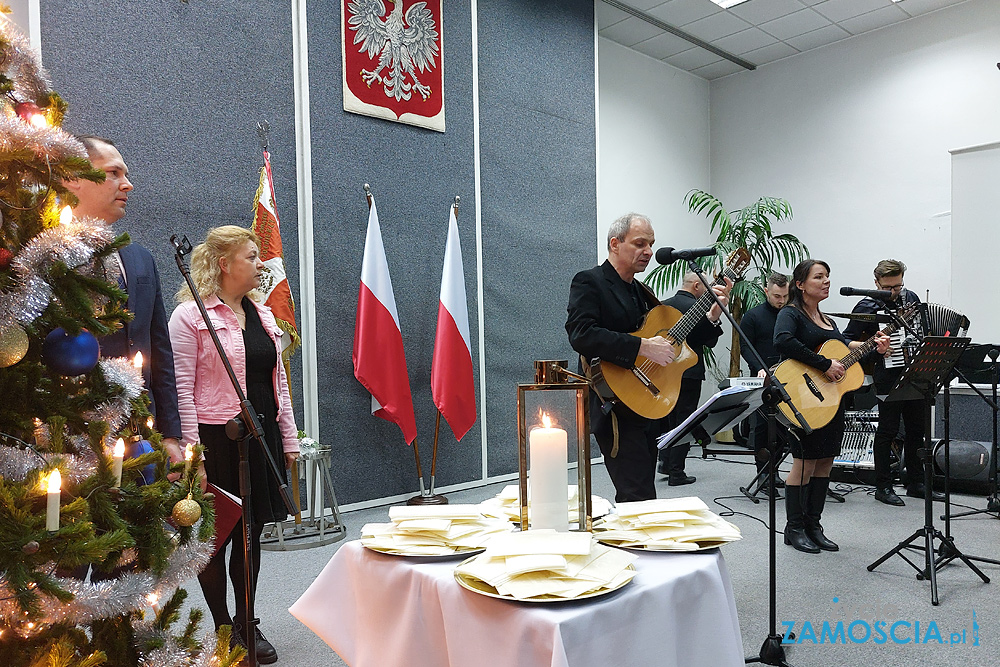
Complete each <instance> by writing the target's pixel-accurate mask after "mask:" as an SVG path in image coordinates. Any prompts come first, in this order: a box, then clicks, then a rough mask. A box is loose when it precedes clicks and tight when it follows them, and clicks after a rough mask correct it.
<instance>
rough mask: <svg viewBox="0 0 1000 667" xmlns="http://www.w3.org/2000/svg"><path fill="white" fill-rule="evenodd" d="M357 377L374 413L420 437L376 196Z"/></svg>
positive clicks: (364, 273) (361, 296)
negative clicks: (414, 413) (366, 392)
mask: <svg viewBox="0 0 1000 667" xmlns="http://www.w3.org/2000/svg"><path fill="white" fill-rule="evenodd" d="M354 377H356V378H358V382H360V383H361V384H363V385H364V387H365V389H367V390H368V391H369V392H370V393H371V395H372V414H373V415H375V416H376V417H381V418H382V419H385V420H386V421H391V422H394V423H395V424H396V425H397V426H399V430H400V431H402V432H403V440H405V441H406V443H407V444H410V443H412V442H413V439H414V438H416V437H417V421H416V418H415V417H414V415H413V396H412V395H411V393H410V378H409V376H408V375H407V373H406V355H405V354H404V353H403V334H402V333H401V332H400V329H399V315H398V314H397V312H396V298H395V297H394V296H393V293H392V280H390V279H389V265H388V263H387V262H386V259H385V247H384V246H383V245H382V230H381V229H380V228H379V224H378V210H377V209H376V208H375V200H374V199H372V205H371V209H370V210H369V211H368V235H367V238H366V239H365V256H364V260H363V261H362V263H361V288H360V289H359V290H358V313H357V318H356V320H355V323H354Z"/></svg>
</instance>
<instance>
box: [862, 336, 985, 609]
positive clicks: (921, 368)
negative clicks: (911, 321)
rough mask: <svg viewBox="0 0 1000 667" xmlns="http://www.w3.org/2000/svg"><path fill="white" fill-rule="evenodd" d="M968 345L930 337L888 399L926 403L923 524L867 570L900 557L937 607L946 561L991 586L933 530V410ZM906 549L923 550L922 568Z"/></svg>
mask: <svg viewBox="0 0 1000 667" xmlns="http://www.w3.org/2000/svg"><path fill="white" fill-rule="evenodd" d="M968 344H969V339H968V338H951V337H946V336H927V337H926V338H924V342H923V345H922V346H921V348H920V351H919V353H918V354H917V356H916V357H915V358H914V359H913V360H912V361H911V362H910V365H909V366H907V368H906V370H905V371H904V372H903V376H902V377H901V378H900V379H899V382H898V384H897V385H896V387H895V388H894V389H893V390H892V391H891V392H890V393H889V395H888V396H887V397H886V400H887V401H892V400H896V401H902V400H915V399H917V398H921V397H922V398H923V400H924V401H925V410H924V446H923V447H922V448H921V449H920V457H921V460H922V461H923V464H924V489H925V492H924V525H923V527H922V528H919V529H917V530H916V531H915V532H914V533H913V534H912V535H910V536H909V537H908V538H906V539H905V540H903V541H902V542H900V543H899V544H897V545H896V546H895V547H893V548H892V549H890V550H889V551H888V552H887V553H886V554H884V555H883V556H882V557H881V558H879V559H878V560H876V561H875V562H874V563H872V564H871V565H869V566H868V571H869V572H872V571H874V570H875V568H876V567H878V566H879V565H881V564H882V563H884V562H885V561H887V560H889V558H891V557H892V556H894V555H898V556H899V557H900V558H902V559H903V560H904V561H906V562H907V564H909V565H910V567H912V568H913V569H914V570H916V571H917V579H921V580H923V579H927V580H929V581H930V582H931V604H932V605H935V606H936V605H937V604H938V603H939V602H938V587H937V571H938V570H939V569H940V568H941V567H943V566H944V564H945V563H946V562H950V561H951V560H953V559H955V558H958V559H961V561H962V562H963V563H965V564H966V565H967V566H968V567H969V569H971V570H972V571H973V572H975V573H976V574H977V575H979V578H980V579H982V580H983V582H984V583H989V581H990V580H989V577H987V576H986V575H985V574H983V572H982V571H981V570H980V569H979V568H978V567H976V566H975V564H974V563H973V562H972V561H971V560H970V559H969V557H968V556H966V555H965V554H963V553H962V552H961V551H960V550H959V549H958V547H957V546H955V541H954V539H953V538H952V537H951V536H949V535H945V534H943V533H942V532H941V531H940V530H938V529H937V528H935V527H934V499H933V494H932V493H931V489H933V488H934V487H933V484H934V474H933V466H934V460H933V447H932V446H931V417H930V415H931V410H930V407H931V402H932V401H933V400H934V396H936V395H937V393H938V391H939V390H940V388H941V385H942V384H943V382H944V379H945V378H947V377H948V375H949V374H950V373H951V369H952V368H953V367H954V365H955V362H956V361H957V360H958V356H959V354H960V353H961V351H962V350H963V349H965V347H966V346H968ZM921 539H922V540H923V545H920V544H917V542H919V541H920V540H921ZM935 540H938V541H939V542H940V543H941V552H942V553H943V554H947V556H946V558H945V559H940V560H939V559H938V557H937V554H936V553H935V546H934V541H935ZM904 549H914V550H917V551H923V552H924V566H923V567H922V568H921V567H920V566H918V565H917V564H916V563H914V562H913V561H911V560H910V559H909V558H907V557H906V554H905V553H904Z"/></svg>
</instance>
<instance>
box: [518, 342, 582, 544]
mask: <svg viewBox="0 0 1000 667" xmlns="http://www.w3.org/2000/svg"><path fill="white" fill-rule="evenodd" d="M566 367H567V362H566V361H565V360H561V361H552V360H545V361H536V362H535V381H534V383H532V384H519V385H517V457H518V482H519V502H520V513H521V530H527V529H528V446H529V440H532V443H531V444H532V445H535V446H539V444H540V442H541V440H540V439H538V443H536V441H535V439H532V438H531V437H530V436H531V435H532V433H531V432H532V430H533V429H534V428H535V427H545V428H546V430H547V431H552V430H557V431H561V430H565V432H566V434H565V439H566V442H567V448H568V447H569V446H570V445H571V444H572V443H573V441H574V440H575V441H576V464H577V496H578V501H579V507H578V510H579V511H578V517H579V521H578V523H577V530H581V531H587V532H590V531H591V530H592V529H593V508H592V506H591V488H590V401H589V396H590V391H589V384H588V382H587V379H586V378H585V377H583V376H581V375H577V374H576V373H573V372H570V371H569V370H567V368H566ZM529 422H530V423H529ZM542 433H543V432H541V431H540V432H539V434H542ZM546 444H551V443H546ZM565 454H566V452H564V455H565ZM534 458H535V457H534V456H533V461H532V465H533V466H534V465H536V464H535V460H534ZM536 472H537V471H534V470H533V472H532V474H533V475H534V474H535V473H536ZM562 479H563V483H562V487H563V493H564V498H563V505H562V508H563V509H562V518H563V522H564V524H565V526H566V527H565V528H563V530H566V529H568V526H569V518H568V494H567V493H566V491H567V488H568V484H567V475H566V472H565V471H563V474H562ZM533 502H534V501H533ZM536 509H537V506H536ZM533 514H535V513H534V512H533ZM534 524H535V522H534V521H532V525H533V527H537V526H535V525H534Z"/></svg>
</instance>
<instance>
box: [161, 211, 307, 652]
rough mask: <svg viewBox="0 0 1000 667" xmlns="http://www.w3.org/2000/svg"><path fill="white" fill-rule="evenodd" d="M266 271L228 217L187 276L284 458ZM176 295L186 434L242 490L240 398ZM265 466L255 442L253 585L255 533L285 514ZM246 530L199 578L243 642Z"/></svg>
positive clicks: (218, 473) (250, 239)
mask: <svg viewBox="0 0 1000 667" xmlns="http://www.w3.org/2000/svg"><path fill="white" fill-rule="evenodd" d="M263 271H264V263H263V262H261V260H260V247H259V240H258V238H257V235H256V234H254V233H253V232H252V231H250V230H249V229H244V228H242V227H236V226H234V225H226V226H223V227H216V228H214V229H211V230H209V232H208V235H207V236H206V238H205V242H204V243H202V244H201V245H199V246H198V247H197V248H195V250H194V253H193V254H192V255H191V277H192V278H193V279H194V283H195V286H196V288H197V289H198V293H199V294H200V295H201V298H202V299H203V300H204V302H205V309H206V310H207V311H208V315H209V319H210V320H211V326H212V327H213V328H214V329H215V332H216V334H218V336H219V340H220V341H221V342H222V346H223V348H224V349H225V351H226V356H228V357H229V361H230V363H231V364H232V366H233V370H234V371H235V373H236V377H237V378H238V379H239V381H240V385H241V387H242V389H243V392H244V393H245V394H246V396H247V398H248V399H249V400H250V402H251V403H252V404H253V407H254V410H255V411H256V412H257V413H258V414H260V415H262V416H263V419H262V420H261V425H262V427H263V431H264V439H265V441H266V444H267V447H268V448H269V449H270V450H271V456H272V457H273V458H274V460H275V461H276V462H280V461H282V459H283V458H284V460H285V461H286V462H287V463H288V464H289V465H290V464H291V462H292V461H294V460H295V458H296V457H297V456H298V441H297V439H296V435H297V430H296V428H295V421H294V417H293V416H292V404H291V398H290V396H289V394H288V382H287V380H286V377H285V369H284V366H283V365H282V364H281V333H282V332H281V330H280V329H279V328H278V326H277V324H276V323H275V321H274V316H273V315H271V311H270V309H269V308H268V307H267V306H264V305H263V304H260V303H258V302H257V301H256V300H255V298H256V297H258V296H259V295H258V294H257V293H256V290H257V288H258V287H260V279H261V275H262V272H263ZM177 299H178V301H180V304H179V305H178V306H177V308H176V309H175V310H174V313H173V315H172V316H171V317H170V342H171V344H172V345H173V348H174V368H175V371H176V374H177V398H178V408H179V411H180V415H181V430H182V432H183V437H184V441H185V442H201V443H202V444H203V445H205V448H206V449H205V472H206V475H207V477H208V481H210V482H212V483H213V484H215V485H217V486H219V487H221V488H223V489H225V490H227V491H229V492H231V493H233V494H235V495H239V477H238V472H239V471H238V464H239V455H238V451H237V443H236V441H234V440H230V439H229V437H228V436H226V433H225V424H226V422H227V421H229V420H230V419H232V418H233V417H235V416H236V415H238V414H239V412H240V405H239V400H238V398H237V395H236V392H235V391H234V390H233V387H232V384H231V383H230V381H229V376H228V374H227V372H226V369H225V366H224V365H223V363H222V359H221V358H220V357H219V354H218V352H217V351H216V348H215V345H214V343H213V342H212V339H211V334H210V333H209V331H208V325H207V324H206V323H205V321H204V320H203V319H202V316H201V313H200V312H199V311H198V307H197V304H196V302H195V301H194V298H193V296H192V295H191V292H190V290H189V289H188V288H187V287H185V288H183V289H182V290H181V291H180V292H179V293H178V295H177ZM282 453H284V457H282ZM266 465H267V464H266V460H265V459H264V456H263V454H262V453H261V451H260V448H259V447H258V446H257V445H256V444H255V443H253V442H251V443H250V486H251V489H252V505H251V513H252V517H253V518H252V525H251V530H250V535H251V538H252V543H251V548H252V552H253V563H254V572H253V588H254V591H255V592H256V587H257V586H256V584H257V574H258V572H259V570H260V535H261V532H262V530H263V527H264V524H265V523H268V522H271V521H276V520H280V519H284V518H285V516H286V510H285V507H284V504H283V503H282V500H281V496H280V494H279V492H278V484H277V483H276V482H275V480H274V477H273V475H271V474H270V472H269V471H268V470H267V468H266V467H265V466H266ZM282 472H283V473H284V470H282ZM242 534H243V524H242V522H240V523H238V524H237V525H236V527H235V528H234V529H233V531H232V532H231V533H230V535H229V536H226V537H225V538H224V539H225V540H226V544H225V545H223V547H222V548H221V549H219V550H218V552H217V553H216V554H215V556H213V558H212V560H211V561H209V563H208V566H207V567H206V568H205V570H204V571H203V572H202V573H201V574H200V575H199V576H198V581H199V582H200V583H201V588H202V591H203V592H204V594H205V601H206V603H207V604H208V608H209V610H210V611H211V613H212V618H213V620H214V621H215V626H216V627H219V626H221V625H233V626H234V630H235V631H236V633H235V634H236V635H237V636H238V637H239V638H240V639H242V640H243V641H244V642H246V641H248V637H247V634H248V633H247V630H246V628H247V627H248V623H247V618H246V615H247V613H246V612H247V609H246V602H245V600H246V591H245V585H244V574H243V560H244V558H243V548H242V545H241V544H240V541H239V539H237V540H236V541H235V543H234V540H233V538H234V537H239V536H241V535H242ZM219 539H223V536H219ZM227 546H229V547H230V551H231V554H230V557H229V568H228V569H229V577H230V579H232V582H233V589H234V593H235V598H236V610H235V614H233V615H230V613H229V608H228V605H227V601H226V563H225V554H226V547H227ZM234 620H235V623H234ZM254 641H255V642H256V648H257V660H258V662H260V663H261V664H271V663H273V662H275V661H276V660H277V659H278V656H277V652H276V651H275V649H274V646H272V645H271V643H270V642H268V641H267V639H265V638H264V635H263V634H262V633H261V632H260V630H259V629H258V630H257V631H256V633H255V638H254Z"/></svg>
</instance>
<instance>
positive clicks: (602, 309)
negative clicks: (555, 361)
mask: <svg viewBox="0 0 1000 667" xmlns="http://www.w3.org/2000/svg"><path fill="white" fill-rule="evenodd" d="M659 303H660V302H659V301H658V300H657V298H656V297H655V296H654V295H653V293H652V292H651V291H650V290H649V288H648V287H646V286H645V285H644V284H643V283H642V282H641V281H639V280H638V279H635V280H633V281H632V282H631V283H626V282H625V281H624V280H622V279H621V276H619V275H618V272H617V271H616V270H615V267H613V266H611V263H610V262H608V261H605V262H604V263H603V264H601V265H600V266H595V267H594V268H592V269H587V270H586V271H580V272H579V273H578V274H576V275H575V276H574V277H573V283H572V285H571V286H570V290H569V304H568V305H567V306H566V311H567V318H566V333H567V334H569V343H570V345H572V346H573V349H574V350H576V351H577V352H578V353H579V354H580V355H581V356H582V357H583V358H584V359H585V360H587V361H588V362H589V361H590V360H591V359H593V358H594V357H599V358H600V359H602V360H604V361H610V362H611V363H613V364H616V365H618V366H625V367H628V366H631V365H632V364H633V363H635V358H636V357H637V356H639V345H640V344H641V339H640V338H639V337H638V336H633V335H632V334H631V333H629V332H632V331H635V330H636V329H638V328H639V327H640V326H642V320H643V316H644V315H645V314H646V313H647V312H649V310H650V309H651V308H652V307H653V306H656V305H659ZM599 402H600V399H599V398H598V397H597V393H596V392H591V410H590V419H591V426H592V430H593V431H595V432H596V431H598V430H600V429H601V428H602V427H603V426H605V425H606V424H605V422H607V421H608V417H607V415H605V414H604V413H603V412H601V410H600V409H598V407H597V406H598V405H599ZM615 412H616V413H618V416H619V418H623V417H624V418H632V419H642V418H641V417H639V416H638V415H636V414H635V413H634V412H632V411H631V410H629V409H628V408H626V407H625V406H623V405H620V404H619V405H617V406H616V407H615Z"/></svg>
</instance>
